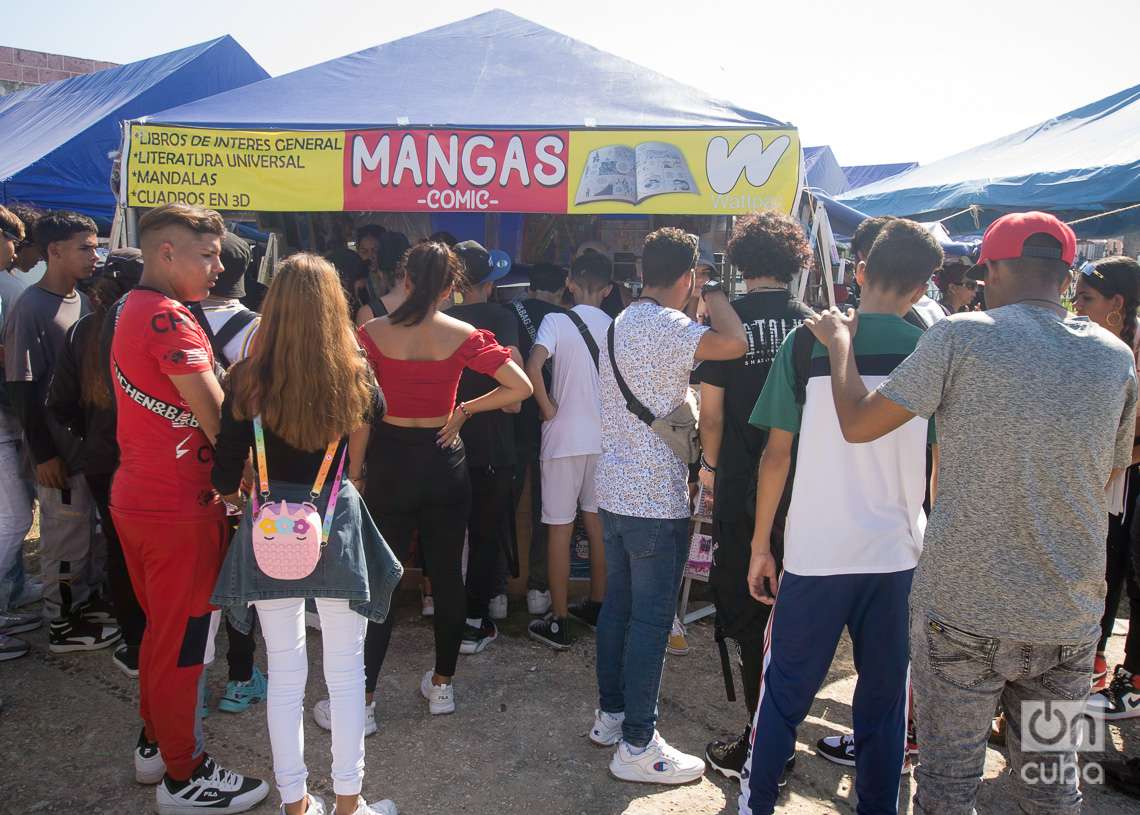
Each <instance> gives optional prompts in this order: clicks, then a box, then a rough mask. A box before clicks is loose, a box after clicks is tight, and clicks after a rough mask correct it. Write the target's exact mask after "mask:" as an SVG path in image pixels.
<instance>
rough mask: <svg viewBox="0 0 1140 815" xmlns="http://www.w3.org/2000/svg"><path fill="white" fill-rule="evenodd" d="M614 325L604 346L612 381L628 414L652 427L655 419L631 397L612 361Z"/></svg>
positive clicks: (630, 392)
mask: <svg viewBox="0 0 1140 815" xmlns="http://www.w3.org/2000/svg"><path fill="white" fill-rule="evenodd" d="M616 324H617V321H616V320H615V321H614V322H612V323H610V330H609V331H607V332H606V344H607V345H608V346H609V351H610V367H611V368H612V369H613V372H614V379H615V380H617V386H618V390H620V391H621V395H622V396H623V397H624V398H625V406H626V407H627V408H629V412H630V413H632V414H633V415H634V416H636V417H637V418H639V419H641V421H643V422H645V424H646V425H647V426H649V427H653V422H654V421H656V419H657V417H656V416H654V415H653V413H652V412H651V411H650V410H649V408H647V407H646V406H645V405H643V404H641V402H640V401H639V400H638V398H637V397H636V396H634V395H633V391H631V390H630V389H629V385H627V384H626V383H625V379H624V378H623V377H622V375H621V371H619V370H618V366H617V360H616V359H614V326H615V325H616Z"/></svg>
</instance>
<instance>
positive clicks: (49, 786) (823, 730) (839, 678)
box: [0, 594, 1140, 815]
mask: <svg viewBox="0 0 1140 815" xmlns="http://www.w3.org/2000/svg"><path fill="white" fill-rule="evenodd" d="M400 600H401V602H400V605H399V607H398V608H397V610H396V612H395V613H396V615H397V626H396V630H395V634H394V637H393V643H392V648H391V651H390V656H389V660H388V663H387V664H386V665H385V668H384V673H383V675H382V677H381V680H380V687H379V688H378V700H379V701H378V704H377V709H378V715H377V719H378V722H379V726H380V728H379V733H378V734H377V735H376V736H374V737H372V738H370V739H368V741H367V774H366V778H365V794H366V795H368V796H369V797H370V799H376V798H380V797H389V798H392V799H394V800H395V801H396V803H397V805H398V806H399V808H400V811H401V812H402V813H406V815H428V813H432V814H433V815H434V814H435V813H488V814H489V813H495V815H508V813H520V814H521V813H527V815H530V814H531V813H535V812H540V813H543V815H595V814H596V813H630V815H642V814H644V813H686V815H713V813H722V812H724V813H735V812H736V797H737V792H738V790H737V787H736V785H735V784H733V783H730V782H728V781H726V780H725V779H723V778H721V777H720V776H718V775H715V774H712V773H711V772H710V774H709V775H706V776H705V777H704V778H702V779H701V780H700V781H699V782H697V783H693V784H690V785H687V786H683V787H675V788H668V787H656V786H642V785H637V784H629V783H621V782H618V781H615V780H613V779H612V778H611V777H610V776H609V775H608V773H607V771H606V766H607V762H608V759H609V752H608V751H607V750H603V749H600V748H596V747H594V746H593V745H592V744H591V743H590V742H589V741H588V739H587V738H586V732H587V730H588V728H589V726H590V724H591V721H592V715H593V709H594V705H595V699H596V696H595V690H594V688H595V684H594V650H593V636H592V634H591V633H590V632H589V631H588V630H586V629H584V628H583V629H576V632H575V633H576V634H577V635H578V640H577V643H576V645H575V647H574V648H573V649H572V650H571V651H568V652H566V653H561V654H556V653H554V652H552V651H550V650H548V649H546V648H544V647H542V646H540V645H537V644H536V643H532V642H531V641H530V640H528V639H527V638H526V636H525V633H526V631H525V625H526V622H527V619H528V618H527V615H526V610H525V604H524V603H523V602H521V601H520V600H516V599H512V604H511V605H512V608H511V615H510V618H509V619H508V620H507V621H506V622H505V623H504V624H503V626H502V629H501V634H500V637H499V639H498V641H497V642H495V643H494V644H493V645H492V646H491V647H490V648H489V649H488V650H487V651H485V652H484V653H482V654H478V655H475V656H471V657H461V660H462V662H461V663H460V666H459V674H458V676H457V679H456V694H457V704H458V710H457V712H456V713H455V714H454V715H452V716H441V717H432V716H429V715H428V713H427V709H426V704H425V703H424V701H423V700H422V699H421V698H420V696H419V692H418V686H419V677H420V675H421V673H422V672H423V671H424V670H426V669H427V668H428V667H430V665H431V653H432V644H431V629H430V625H429V624H428V623H427V621H425V620H422V619H421V618H420V617H419V610H418V603H417V602H416V598H415V597H414V595H411V594H403V595H401V598H400ZM712 630H713V629H712V625H711V623H710V622H709V621H707V620H706V621H702V622H700V623H697V624H694V625H693V626H690V636H689V640H690V644H691V646H692V650H691V652H690V653H689V654H688V655H686V656H683V657H669V658H668V660H667V662H666V668H665V677H664V682H663V687H662V692H661V719H660V729H661V732H662V734H663V735H664V736H665V737H666V738H667V739H668V740H669V741H670V742H671V743H673V744H674V745H676V746H677V747H680V748H682V749H684V750H688V751H692V752H700V751H701V750H702V748H703V745H704V744H705V743H706V742H707V741H708V740H709V739H711V738H713V737H717V736H720V735H726V734H729V733H733V732H735V731H738V730H739V729H740V727H741V726H742V724H743V721H742V703H740V702H737V703H735V704H734V703H729V702H727V701H726V699H725V695H724V689H723V685H722V682H721V678H720V669H719V660H718V658H717V653H716V646H715V643H714V642H713V637H712ZM310 634H311V636H310V661H311V664H312V670H311V672H310V677H309V689H308V696H307V701H308V703H309V704H312V703H313V702H315V701H316V700H318V699H320V698H321V697H322V696H323V682H322V679H321V673H320V665H321V659H320V648H319V634H317V633H316V632H310ZM28 639H29V640H30V641H31V643H32V645H33V650H32V653H31V654H30V655H29V656H27V657H25V658H23V659H20V660H15V661H12V662H6V663H3V665H0V695H2V696H3V699H4V708H3V711H2V712H0V767H2V768H3V770H2V771H0V813H12V814H13V815H16V814H17V813H19V814H22V813H72V812H83V813H143V812H149V811H151V809H152V807H153V801H154V793H153V790H152V789H150V788H147V787H141V786H138V785H137V784H135V782H134V780H133V774H132V764H131V749H132V747H133V745H134V741H135V738H136V736H137V733H138V721H137V718H136V713H135V704H136V691H135V683H134V681H133V680H131V679H128V678H127V677H125V676H124V675H123V674H121V673H120V672H119V671H118V670H116V669H115V668H114V667H113V665H112V663H111V659H110V651H101V652H96V653H88V654H76V655H61V656H57V655H54V654H51V653H50V652H49V651H48V649H47V636H46V631H45V630H44V629H41V630H40V631H37V632H35V633H33V634H31V635H29V636H28ZM1111 647H1112V650H1113V656H1114V657H1119V655H1120V651H1121V649H1122V637H1120V636H1116V637H1114V638H1113V642H1112V646H1111ZM224 653H225V644H224V642H223V643H220V644H219V655H222V654H224ZM258 663H259V664H260V665H262V667H263V668H264V653H263V652H262V649H261V648H260V647H259V653H258ZM225 679H226V677H225V669H224V659H222V658H221V656H219V660H218V662H217V663H216V664H215V666H214V668H213V669H212V670H211V671H210V674H209V685H210V689H211V694H212V697H213V699H214V700H217V699H218V698H220V696H221V694H222V692H223V690H224V687H225ZM854 681H855V677H854V669H853V666H852V663H851V653H850V646H849V643H847V642H846V640H845V641H844V643H843V646H842V649H841V651H840V653H839V654H838V655H837V657H836V659H835V662H834V664H833V666H832V670H831V673H830V675H829V676H828V680H827V684H826V685H825V687H824V688H823V689H822V691H821V692H820V694H819V696H818V698H817V699H816V702H815V704H814V705H813V707H812V711H811V715H810V716H809V717H808V719H807V721H805V722H804V724H803V726H802V728H801V729H800V733H799V743H798V745H797V756H798V763H797V765H796V768H795V772H794V774H793V775H792V778H791V783H790V784H789V786H788V788H787V790H786V792H785V793H784V794H783V796H782V798H781V809H780V811H782V812H789V813H829V812H841V813H846V812H853V811H854V795H853V792H852V775H851V773H849V772H847V771H845V769H844V768H841V767H838V766H835V765H833V764H830V763H828V762H827V761H825V760H823V759H821V758H819V757H818V756H816V755H814V744H815V741H816V740H817V739H818V738H820V737H821V736H825V735H828V734H832V733H841V732H850V727H851V709H850V700H851V696H852V691H853V689H854ZM205 730H206V735H207V746H208V749H209V750H210V752H211V753H213V754H214V755H215V756H217V758H218V759H219V760H220V761H221V762H223V763H224V764H226V765H227V766H233V767H234V768H235V769H240V770H242V771H244V772H248V773H256V774H259V775H261V776H262V777H264V778H267V779H271V778H272V761H271V755H270V750H269V739H268V735H267V732H266V725H265V718H264V710H263V709H262V707H261V706H257V707H254V708H251V709H250V710H249V711H248V712H247V713H245V714H241V715H231V714H226V713H222V712H219V711H217V710H216V709H215V710H213V711H212V712H211V714H210V717H209V718H208V719H207V720H206V723H205ZM1112 733H1113V738H1114V741H1115V749H1116V750H1117V751H1119V750H1122V749H1123V745H1124V744H1125V743H1127V744H1128V745H1129V750H1128V752H1129V754H1131V755H1138V754H1140V749H1138V746H1140V723H1138V722H1136V721H1133V722H1130V723H1126V724H1125V726H1124V727H1123V728H1117V727H1113V728H1112ZM306 736H307V742H306V757H307V759H308V763H309V767H310V771H311V777H310V783H311V786H312V789H313V790H314V791H315V792H316V793H317V794H320V795H322V796H323V797H325V798H326V800H329V799H331V796H332V791H331V782H330V780H329V776H328V766H329V736H328V734H327V733H325V732H323V731H322V730H320V729H319V728H318V727H316V725H315V724H313V723H312V722H311V721H308V720H307V721H306ZM1004 767H1005V758H1004V757H1003V754H1002V753H1001V752H1000V751H998V750H994V749H991V750H990V751H989V753H988V757H987V762H986V779H985V781H984V782H983V784H982V788H981V793H980V795H979V801H978V808H979V811H981V812H983V813H984V812H994V811H999V810H1006V811H1011V812H1012V811H1016V805H1015V804H1014V803H1013V800H1012V798H1011V796H1010V792H1009V790H1010V787H1009V782H1008V780H1007V779H1006V778H1004V776H1003V770H1004ZM912 793H913V781H911V780H910V779H909V778H904V779H902V782H901V785H900V795H901V801H900V811H902V812H910V811H911V805H910V797H911V795H912ZM275 806H277V796H276V791H275V790H274V792H273V794H271V795H270V798H269V799H268V800H267V802H266V803H264V804H262V805H261V807H259V808H258V809H257V810H256V811H257V812H260V813H269V812H273V811H274V807H275ZM1085 812H1087V813H1140V803H1138V802H1134V801H1131V800H1129V799H1127V798H1125V797H1122V796H1120V795H1118V794H1116V793H1114V792H1112V791H1109V790H1106V789H1101V788H1095V787H1094V788H1089V789H1087V797H1086V805H1085Z"/></svg>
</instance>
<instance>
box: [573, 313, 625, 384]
mask: <svg viewBox="0 0 1140 815" xmlns="http://www.w3.org/2000/svg"><path fill="white" fill-rule="evenodd" d="M566 316H567V317H569V318H570V322H572V323H574V326H575V327H576V328H577V329H578V333H579V334H581V335H582V341H583V342H585V343H586V347H587V348H588V349H590V356H592V357H593V358H594V369H595V370H598V356H599V353H600V352H599V351H598V344H597V343H596V342H594V335H593V334H591V333H590V329H589V327H588V326H587V325H586V321H585V320H583V319H582V318H581V317H579V316H578V315H577V314H575V313H574V310H573V309H570V310H568V311H567V312H566ZM615 370H616V368H615Z"/></svg>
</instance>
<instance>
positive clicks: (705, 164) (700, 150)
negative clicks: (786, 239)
mask: <svg viewBox="0 0 1140 815" xmlns="http://www.w3.org/2000/svg"><path fill="white" fill-rule="evenodd" d="M799 178H800V141H799V134H798V133H797V132H796V131H795V130H790V129H789V130H756V131H740V130H723V131H708V130H685V131H668V132H661V131H653V130H643V131H594V130H583V131H575V132H574V133H573V134H572V135H571V137H570V182H571V188H570V199H569V202H568V208H567V211H568V212H571V213H576V214H579V213H591V212H606V213H652V214H674V215H732V214H738V213H745V212H751V211H753V210H757V209H778V210H780V211H782V212H791V209H792V206H793V204H794V203H795V199H796V192H797V190H798V187H799Z"/></svg>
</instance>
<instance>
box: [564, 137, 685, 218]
mask: <svg viewBox="0 0 1140 815" xmlns="http://www.w3.org/2000/svg"><path fill="white" fill-rule="evenodd" d="M669 192H684V193H691V194H692V195H699V194H700V193H699V191H698V190H697V182H696V181H694V180H693V174H692V173H691V172H690V171H689V165H688V163H686V161H685V156H684V155H683V154H682V153H681V151H680V150H679V149H677V148H676V147H675V146H673V145H672V144H665V143H663V142H656V141H647V142H642V143H641V144H639V145H637V147H626V146H625V145H619V144H615V145H611V146H609V147H599V148H598V149H597V150H591V151H590V155H589V156H588V157H587V158H586V168H585V169H584V170H583V171H582V180H581V181H579V182H578V194H577V195H576V196H575V198H574V203H575V205H577V204H588V203H590V202H592V201H625V202H626V203H629V204H634V205H637V204H640V203H641V202H642V201H644V200H645V199H646V198H649V197H650V196H653V195H663V194H664V193H669Z"/></svg>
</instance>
